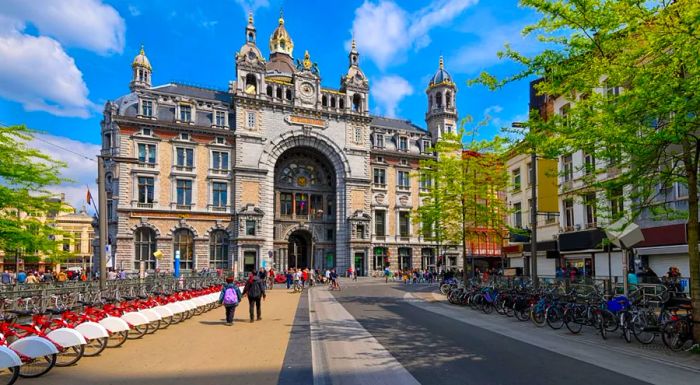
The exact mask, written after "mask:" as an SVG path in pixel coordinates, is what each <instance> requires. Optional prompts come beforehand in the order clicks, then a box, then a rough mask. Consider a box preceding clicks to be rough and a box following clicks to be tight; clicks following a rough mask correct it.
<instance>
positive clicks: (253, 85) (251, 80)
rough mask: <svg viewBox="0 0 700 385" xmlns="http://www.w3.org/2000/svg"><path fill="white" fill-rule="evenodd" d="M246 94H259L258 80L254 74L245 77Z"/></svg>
mask: <svg viewBox="0 0 700 385" xmlns="http://www.w3.org/2000/svg"><path fill="white" fill-rule="evenodd" d="M245 92H246V93H247V94H256V93H258V79H257V78H256V77H255V75H254V74H248V75H246V76H245Z"/></svg>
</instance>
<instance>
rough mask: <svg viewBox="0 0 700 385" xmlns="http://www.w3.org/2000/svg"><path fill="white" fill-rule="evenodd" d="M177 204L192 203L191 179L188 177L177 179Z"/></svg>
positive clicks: (186, 204) (187, 204) (188, 204)
mask: <svg viewBox="0 0 700 385" xmlns="http://www.w3.org/2000/svg"><path fill="white" fill-rule="evenodd" d="M176 183H177V205H178V206H190V205H192V181H191V180H189V179H178V180H177V182H176Z"/></svg>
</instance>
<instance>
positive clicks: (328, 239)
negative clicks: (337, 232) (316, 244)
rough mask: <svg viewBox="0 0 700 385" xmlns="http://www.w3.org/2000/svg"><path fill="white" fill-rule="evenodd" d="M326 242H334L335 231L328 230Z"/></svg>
mask: <svg viewBox="0 0 700 385" xmlns="http://www.w3.org/2000/svg"><path fill="white" fill-rule="evenodd" d="M326 240H327V241H332V240H333V229H326Z"/></svg>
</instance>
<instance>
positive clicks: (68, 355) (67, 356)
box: [56, 345, 85, 367]
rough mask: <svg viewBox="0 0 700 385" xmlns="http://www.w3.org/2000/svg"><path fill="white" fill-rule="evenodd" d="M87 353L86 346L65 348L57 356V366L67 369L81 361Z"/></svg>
mask: <svg viewBox="0 0 700 385" xmlns="http://www.w3.org/2000/svg"><path fill="white" fill-rule="evenodd" d="M83 353H85V345H75V346H70V347H67V348H63V350H60V351H59V352H58V354H57V355H56V366H58V367H66V366H71V365H74V364H75V363H77V362H78V361H80V359H81V358H83Z"/></svg>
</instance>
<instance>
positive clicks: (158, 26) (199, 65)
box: [0, 0, 540, 208]
mask: <svg viewBox="0 0 700 385" xmlns="http://www.w3.org/2000/svg"><path fill="white" fill-rule="evenodd" d="M280 10H283V13H284V19H285V27H286V28H287V30H288V31H289V33H290V35H291V37H292V40H293V41H294V56H295V57H296V58H302V57H303V55H304V51H306V50H308V51H309V54H310V55H311V60H312V61H314V62H316V63H318V67H319V69H320V72H321V76H322V83H323V85H324V86H325V87H330V88H338V87H339V85H340V77H341V75H343V74H345V73H346V71H347V67H348V57H347V54H348V51H349V49H350V42H351V40H352V38H353V37H354V38H355V40H356V42H357V49H358V51H359V53H360V67H361V68H362V70H363V71H364V72H365V74H366V75H367V76H368V77H369V80H370V96H369V97H370V109H371V113H373V114H377V115H386V116H392V117H398V118H401V119H407V120H411V121H412V122H414V123H416V124H417V125H419V126H421V127H425V121H424V119H425V110H426V104H427V97H426V94H425V89H426V87H427V84H428V81H429V79H430V77H431V76H432V75H433V74H434V73H435V71H436V70H437V68H438V62H439V57H440V56H441V55H442V56H444V61H445V69H447V71H448V72H449V73H450V74H451V75H452V77H453V79H454V81H455V83H456V84H457V88H458V92H457V94H456V97H457V109H458V113H459V115H460V117H461V118H463V117H466V116H471V117H472V119H473V120H474V121H482V120H484V119H485V118H486V117H488V119H489V120H488V125H487V126H485V127H483V128H481V129H480V135H481V136H483V137H492V136H494V135H496V134H497V133H498V132H499V130H500V128H501V127H507V126H510V123H511V122H513V121H521V120H525V119H526V118H527V104H528V82H527V81H520V82H517V83H513V84H510V85H508V86H506V87H505V88H503V89H501V90H498V91H490V90H488V89H486V88H485V87H483V86H478V85H475V86H471V87H470V86H468V85H467V81H468V80H469V79H473V78H475V77H476V76H477V75H478V74H479V73H480V72H481V71H487V72H489V73H492V74H495V75H497V76H505V75H508V74H512V73H515V72H517V71H518V69H519V68H518V66H517V65H516V64H514V63H512V62H508V61H505V60H504V61H502V60H499V58H498V57H497V52H498V51H499V50H500V49H502V48H503V45H504V44H505V43H509V44H510V45H511V46H513V47H514V48H516V49H517V50H519V51H520V52H523V53H525V54H530V55H531V54H534V53H536V52H537V49H539V48H540V46H539V44H538V43H537V42H536V39H535V38H534V37H523V36H522V34H521V33H520V31H521V30H522V28H523V27H524V26H526V25H528V24H531V23H533V22H534V21H536V20H537V17H538V16H537V15H536V14H535V13H534V12H533V11H531V10H529V9H526V8H521V7H519V6H518V4H517V1H516V0H421V1H419V0H410V1H408V0H402V1H399V0H342V1H339V0H325V1H324V0H303V1H301V0H286V1H285V0H207V1H195V0H148V1H137V0H114V1H110V0H61V1H55V0H32V1H26V0H0V124H5V125H12V124H26V125H27V126H29V127H31V128H33V129H36V130H39V131H40V132H42V134H40V135H39V136H38V137H37V138H36V139H35V140H34V141H33V142H32V145H33V146H34V147H37V148H39V149H41V150H43V151H45V152H47V153H50V154H51V155H53V156H54V157H55V158H57V159H59V160H62V161H64V162H66V164H67V165H68V167H67V168H66V170H65V173H64V174H65V175H64V176H66V177H68V178H70V179H71V180H72V182H69V183H65V184H64V185H62V186H57V187H55V188H54V190H55V191H60V192H65V193H66V196H67V200H68V202H70V203H72V204H73V205H74V206H76V207H78V208H81V207H82V206H83V205H85V190H86V186H89V188H90V189H91V191H92V192H93V195H97V193H96V187H95V178H96V168H97V165H96V162H95V161H94V159H95V155H97V153H98V152H99V141H100V121H101V119H102V110H103V108H104V104H105V102H107V101H108V100H114V99H116V98H118V97H119V96H122V95H124V94H126V93H128V92H129V88H128V87H129V81H130V79H131V67H130V65H131V62H132V60H133V58H134V56H135V55H136V54H138V51H139V49H140V47H141V45H143V46H144V48H145V51H146V55H147V56H148V58H149V60H150V62H151V65H152V66H153V75H152V79H153V84H154V85H159V84H164V83H168V82H172V81H178V82H184V83H187V84H193V85H199V86H204V87H210V88H215V89H220V90H226V89H227V87H228V82H229V81H230V80H233V79H235V62H234V56H235V53H236V52H237V51H238V50H239V49H240V48H241V46H242V45H243V44H244V43H245V26H246V24H247V15H248V12H251V11H252V12H253V14H254V18H255V26H256V28H257V33H258V35H257V43H258V46H259V47H261V50H262V52H263V55H265V56H266V55H267V54H268V53H269V51H268V44H267V43H268V40H269V36H270V35H271V33H272V31H273V30H274V29H275V28H276V26H277V20H278V18H279V15H280ZM88 159H93V160H88Z"/></svg>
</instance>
